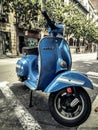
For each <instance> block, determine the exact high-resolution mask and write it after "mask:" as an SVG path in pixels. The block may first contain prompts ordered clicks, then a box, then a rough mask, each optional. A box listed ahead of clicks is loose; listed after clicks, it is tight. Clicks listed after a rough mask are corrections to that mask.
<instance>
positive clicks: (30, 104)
mask: <svg viewBox="0 0 98 130" xmlns="http://www.w3.org/2000/svg"><path fill="white" fill-rule="evenodd" d="M32 92H33V91H32V90H31V91H30V102H29V107H33V104H32Z"/></svg>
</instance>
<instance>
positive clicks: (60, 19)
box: [1, 0, 98, 42]
mask: <svg viewBox="0 0 98 130" xmlns="http://www.w3.org/2000/svg"><path fill="white" fill-rule="evenodd" d="M1 2H2V4H3V7H4V12H5V13H9V12H15V18H16V20H17V21H16V23H17V25H18V26H19V27H21V28H24V29H32V28H38V26H36V23H38V24H39V25H40V27H43V25H45V21H44V19H43V18H42V17H41V16H40V15H39V14H40V10H41V3H40V2H39V0H1ZM44 8H45V10H46V11H47V13H48V15H49V16H50V17H51V19H52V20H54V21H55V22H56V23H62V24H64V25H65V36H66V37H67V38H69V37H70V36H74V37H75V38H76V39H80V38H82V39H83V40H88V42H94V41H98V31H97V30H98V29H96V26H95V23H93V22H92V19H89V20H87V18H86V16H85V15H84V14H83V12H82V11H81V10H80V9H78V7H77V5H76V4H73V3H70V4H68V5H66V3H64V2H62V1H60V0H46V1H45V3H44Z"/></svg>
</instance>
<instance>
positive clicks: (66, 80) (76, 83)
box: [44, 71, 93, 93]
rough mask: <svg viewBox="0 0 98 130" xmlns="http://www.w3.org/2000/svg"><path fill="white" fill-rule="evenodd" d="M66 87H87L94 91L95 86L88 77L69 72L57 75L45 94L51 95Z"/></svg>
mask: <svg viewBox="0 0 98 130" xmlns="http://www.w3.org/2000/svg"><path fill="white" fill-rule="evenodd" d="M66 87H87V88H90V89H93V85H92V83H91V81H90V80H89V79H88V77H87V76H85V75H83V74H81V73H79V72H74V71H67V72H63V73H61V74H59V75H57V76H56V77H55V78H54V80H53V81H52V82H51V83H50V84H49V85H48V86H47V88H46V89H45V90H44V92H46V93H48V92H49V93H51V92H55V91H59V90H61V89H64V88H66Z"/></svg>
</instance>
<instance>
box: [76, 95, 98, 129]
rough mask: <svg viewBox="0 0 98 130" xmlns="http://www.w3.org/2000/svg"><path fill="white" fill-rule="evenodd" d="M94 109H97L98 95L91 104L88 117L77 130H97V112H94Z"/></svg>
mask: <svg viewBox="0 0 98 130" xmlns="http://www.w3.org/2000/svg"><path fill="white" fill-rule="evenodd" d="M96 107H98V95H97V96H96V99H95V100H94V102H93V104H92V111H91V114H90V117H89V118H88V120H87V121H86V122H84V123H83V124H82V125H80V126H79V127H78V129H77V130H98V112H95V111H94V110H95V108H96Z"/></svg>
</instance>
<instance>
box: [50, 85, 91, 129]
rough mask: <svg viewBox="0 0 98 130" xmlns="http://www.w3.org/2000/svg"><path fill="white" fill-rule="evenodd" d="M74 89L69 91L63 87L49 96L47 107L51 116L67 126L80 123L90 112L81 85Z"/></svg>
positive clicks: (88, 102)
mask: <svg viewBox="0 0 98 130" xmlns="http://www.w3.org/2000/svg"><path fill="white" fill-rule="evenodd" d="M72 89H73V88H72ZM74 89H75V92H74ZM74 89H73V91H72V92H71V93H68V92H67V89H63V90H60V91H58V92H54V93H51V94H50V96H49V109H50V112H51V114H52V116H53V117H54V119H55V120H56V121H57V122H59V123H60V124H62V125H65V126H68V127H75V126H78V125H80V124H82V123H83V122H84V121H86V120H87V118H88V117H89V115H90V112H91V100H90V97H89V95H88V93H87V92H86V91H85V90H84V89H83V88H81V87H78V88H77V87H75V88H74Z"/></svg>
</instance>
